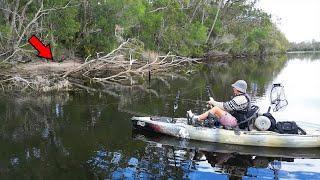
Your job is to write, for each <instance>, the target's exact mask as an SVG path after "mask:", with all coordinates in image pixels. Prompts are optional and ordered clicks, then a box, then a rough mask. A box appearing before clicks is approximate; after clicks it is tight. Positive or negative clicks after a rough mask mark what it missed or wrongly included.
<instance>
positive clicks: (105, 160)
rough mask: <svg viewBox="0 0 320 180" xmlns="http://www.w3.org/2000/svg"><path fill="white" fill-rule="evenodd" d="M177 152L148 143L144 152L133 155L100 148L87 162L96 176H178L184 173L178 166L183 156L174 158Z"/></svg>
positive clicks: (115, 177)
mask: <svg viewBox="0 0 320 180" xmlns="http://www.w3.org/2000/svg"><path fill="white" fill-rule="evenodd" d="M175 153H176V152H174V150H173V149H166V148H161V147H157V146H156V145H150V144H148V145H147V146H146V147H145V149H144V152H141V151H137V152H136V153H135V154H133V155H125V154H124V153H122V152H121V151H119V152H108V151H106V150H99V151H97V152H96V153H95V154H94V155H93V157H92V158H91V159H90V160H88V161H87V163H88V165H89V167H90V169H91V171H92V173H93V174H94V175H95V176H96V177H100V178H105V179H110V178H113V179H123V178H130V179H134V178H139V179H140V178H141V179H150V178H156V179H158V178H161V177H167V178H169V177H171V178H178V177H181V175H182V174H183V171H182V170H181V169H180V168H178V167H179V166H181V163H182V162H181V161H182V160H183V159H182V158H183V157H181V156H180V157H179V160H178V159H174V158H173V156H174V154H175ZM130 156H132V157H130ZM177 158H178V157H177ZM175 167H176V168H175Z"/></svg>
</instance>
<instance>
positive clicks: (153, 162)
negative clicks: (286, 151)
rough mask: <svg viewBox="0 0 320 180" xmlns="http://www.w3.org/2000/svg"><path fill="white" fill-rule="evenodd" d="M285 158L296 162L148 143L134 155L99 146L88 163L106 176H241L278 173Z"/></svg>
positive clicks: (133, 177)
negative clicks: (110, 150) (102, 148)
mask: <svg viewBox="0 0 320 180" xmlns="http://www.w3.org/2000/svg"><path fill="white" fill-rule="evenodd" d="M281 161H287V162H293V159H289V158H273V157H259V156H251V155H239V154H235V153H219V152H205V151H198V150H191V149H183V148H177V147H173V146H164V145H161V144H157V143H147V145H146V147H145V149H144V151H136V152H135V153H134V154H130V155H129V154H124V153H122V152H121V151H118V152H109V151H107V150H99V151H97V152H96V153H95V154H94V155H93V156H92V157H91V159H90V160H88V161H87V163H88V166H89V167H90V168H89V169H90V171H91V172H92V173H93V174H94V175H95V176H96V177H99V178H105V179H109V178H113V179H123V178H130V179H135V178H139V179H140V178H141V179H150V178H151V179H159V178H160V179H161V178H179V179H180V178H182V177H183V178H184V179H194V178H195V177H197V178H200V177H203V178H204V177H206V178H213V177H220V178H222V177H225V178H226V177H229V178H230V179H238V178H241V177H244V176H247V177H268V178H272V177H277V173H278V172H277V171H278V170H279V169H280V168H281ZM275 166H278V167H275ZM263 172H272V174H271V175H270V173H269V174H263ZM259 173H260V174H259Z"/></svg>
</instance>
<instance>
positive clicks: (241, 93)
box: [187, 80, 251, 127]
mask: <svg viewBox="0 0 320 180" xmlns="http://www.w3.org/2000/svg"><path fill="white" fill-rule="evenodd" d="M231 86H232V87H233V93H234V95H235V96H234V97H233V98H232V99H231V100H230V101H227V102H218V101H215V100H214V99H213V98H212V97H210V101H208V103H209V104H210V105H212V106H214V107H213V108H211V109H210V110H209V111H207V112H205V113H203V114H201V115H199V116H197V115H194V114H193V113H192V112H191V110H189V111H187V117H188V120H189V122H190V124H195V123H196V122H197V121H198V122H201V121H204V120H206V119H207V118H208V117H209V116H213V117H215V118H216V119H218V121H219V123H220V124H221V125H223V126H225V127H235V126H237V123H238V122H241V121H243V120H245V115H246V113H247V111H248V110H249V108H250V106H251V103H250V97H249V95H248V94H247V93H246V91H247V83H246V82H245V81H244V80H238V81H236V82H235V83H234V84H232V85H231Z"/></svg>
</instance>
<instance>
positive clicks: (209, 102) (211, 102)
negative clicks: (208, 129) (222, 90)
mask: <svg viewBox="0 0 320 180" xmlns="http://www.w3.org/2000/svg"><path fill="white" fill-rule="evenodd" d="M209 99H210V100H209V101H208V104H210V105H213V104H214V102H215V100H214V99H213V98H212V97H210V98H209Z"/></svg>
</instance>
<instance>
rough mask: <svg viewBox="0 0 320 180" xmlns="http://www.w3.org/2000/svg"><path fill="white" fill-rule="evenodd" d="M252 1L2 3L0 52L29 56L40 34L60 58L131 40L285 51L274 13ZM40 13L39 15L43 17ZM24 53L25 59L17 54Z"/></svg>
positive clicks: (196, 51) (192, 50) (202, 49)
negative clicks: (31, 42)
mask: <svg viewBox="0 0 320 180" xmlns="http://www.w3.org/2000/svg"><path fill="white" fill-rule="evenodd" d="M255 3H256V1H248V0H221V1H219V0H90V1H89V0H71V1H69V0H56V1H44V0H38V1H32V0H0V7H1V8H0V44H1V45H0V54H4V55H7V56H8V55H9V54H12V53H13V52H15V51H17V54H26V52H28V51H26V50H30V49H31V47H29V46H26V43H27V39H28V38H29V37H30V36H31V35H32V34H37V35H38V36H40V37H42V38H43V39H45V40H46V42H47V43H49V42H50V43H51V46H53V48H54V56H56V57H61V56H62V55H63V56H68V57H69V58H70V57H75V56H77V57H81V58H84V57H87V56H89V55H94V56H95V54H96V53H97V52H110V51H111V50H112V49H114V48H116V47H117V46H118V45H119V44H121V43H122V42H123V41H125V40H126V39H128V38H137V39H139V40H141V41H142V42H143V43H144V44H145V49H146V50H153V51H156V52H162V53H168V52H172V53H174V54H177V55H182V56H203V55H204V54H205V53H207V52H215V51H222V52H226V53H231V54H233V55H248V54H252V55H264V54H274V53H281V52H285V51H286V50H287V47H288V42H287V39H286V38H285V36H284V35H283V34H282V33H281V32H280V31H279V30H278V29H277V27H276V26H275V25H274V24H273V23H272V22H271V17H270V15H268V14H266V13H265V12H263V11H261V10H259V9H256V8H255ZM37 13H38V14H37ZM18 52H19V53H18Z"/></svg>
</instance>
